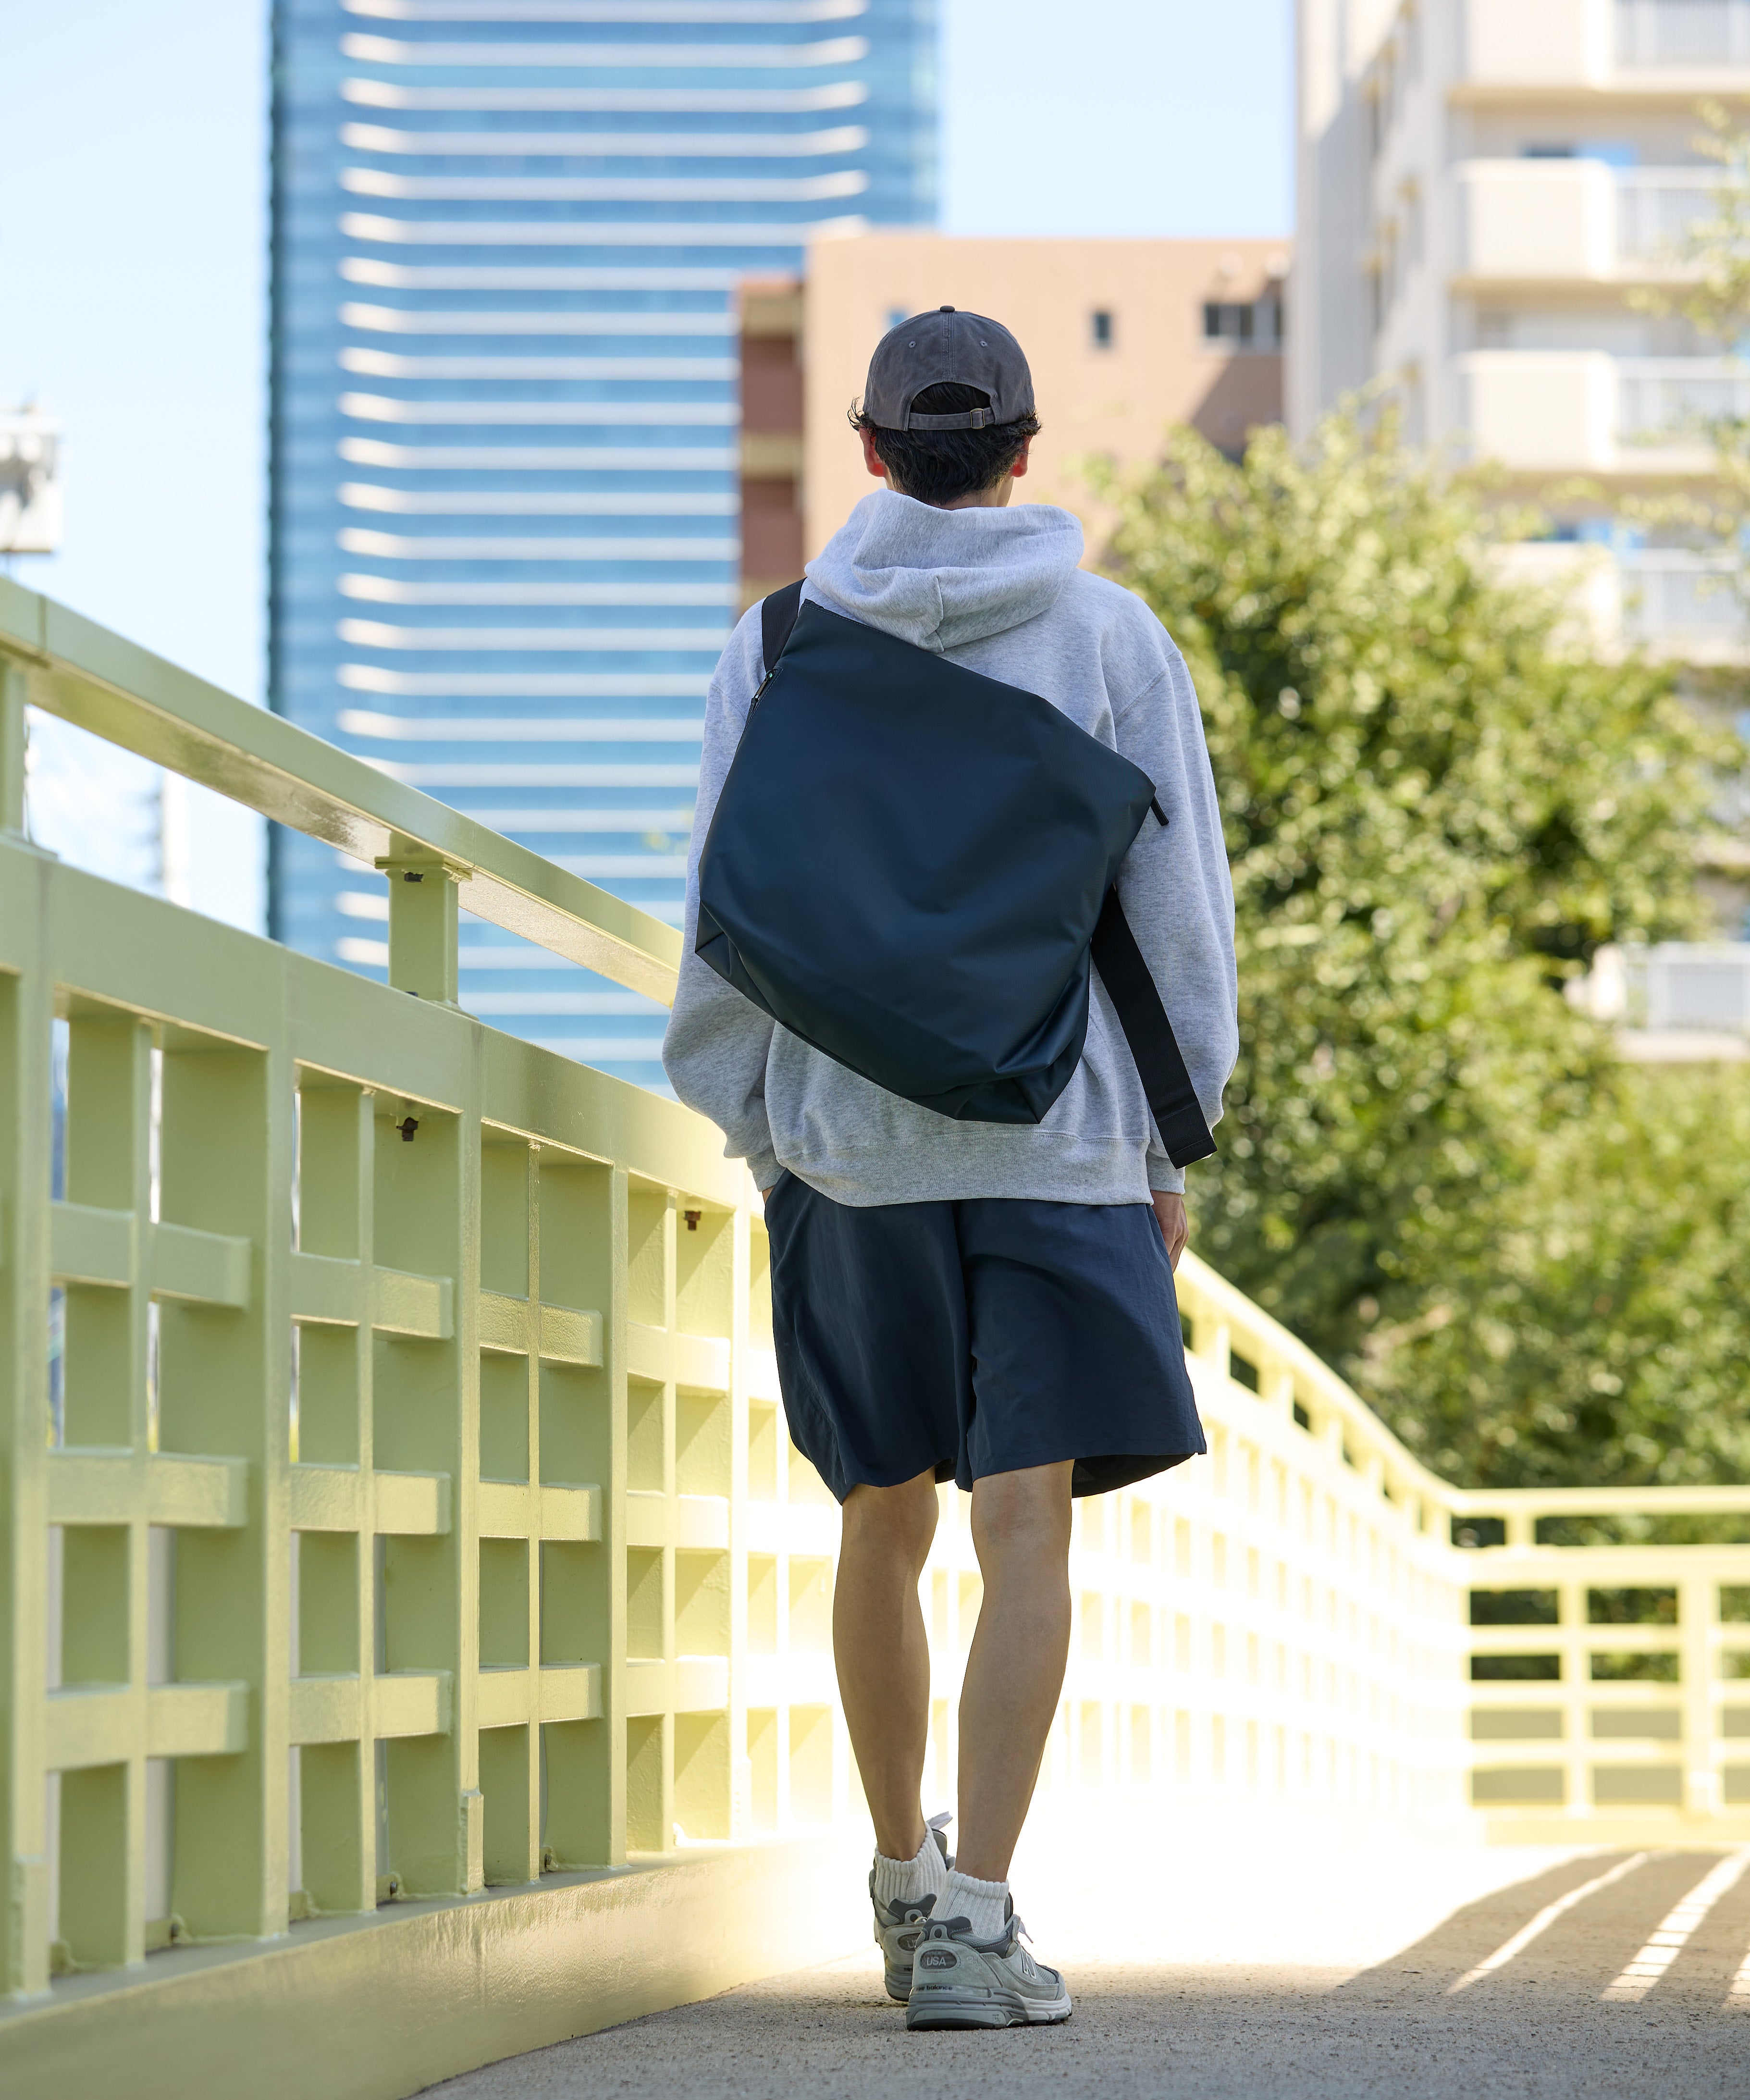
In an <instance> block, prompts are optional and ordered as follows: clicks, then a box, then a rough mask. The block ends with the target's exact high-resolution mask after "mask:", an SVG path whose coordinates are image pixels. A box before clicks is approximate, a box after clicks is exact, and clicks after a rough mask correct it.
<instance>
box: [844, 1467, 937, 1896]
mask: <svg viewBox="0 0 1750 2100" xmlns="http://www.w3.org/2000/svg"><path fill="white" fill-rule="evenodd" d="M936 1513H937V1501H936V1477H935V1476H934V1474H932V1473H920V1474H919V1476H918V1477H917V1478H916V1479H915V1480H907V1481H906V1482H904V1483H903V1485H901V1486H899V1487H897V1488H866V1487H857V1488H853V1489H852V1490H851V1492H850V1493H849V1495H848V1496H847V1497H846V1498H845V1502H844V1512H843V1516H844V1545H843V1546H842V1548H841V1551H840V1555H839V1576H838V1581H837V1582H836V1584H835V1586H834V1589H833V1593H832V1652H833V1660H834V1661H835V1663H836V1664H837V1665H838V1672H839V1696H840V1698H841V1699H842V1700H843V1701H844V1718H845V1721H846V1723H848V1725H849V1728H850V1732H851V1748H852V1749H853V1751H854V1752H855V1754H856V1758H857V1770H858V1771H859V1772H861V1773H862V1781H863V1792H864V1793H866V1795H867V1796H868V1798H869V1812H870V1815H871V1817H872V1818H873V1819H874V1822H875V1848H876V1850H877V1851H879V1852H880V1853H882V1854H883V1855H884V1856H885V1857H886V1858H888V1859H889V1860H910V1859H914V1858H915V1857H916V1855H917V1852H918V1849H919V1846H921V1845H922V1844H923V1802H922V1791H923V1746H924V1737H925V1736H926V1735H927V1734H928V1730H929V1722H930V1648H929V1636H928V1634H927V1633H926V1631H925V1630H924V1625H923V1610H922V1608H921V1607H920V1606H919V1603H918V1577H919V1576H920V1575H921V1574H922V1573H923V1563H924V1560H925V1557H926V1556H927V1555H928V1552H929V1550H930V1541H931V1539H932V1538H933V1537H935V1535H936Z"/></svg>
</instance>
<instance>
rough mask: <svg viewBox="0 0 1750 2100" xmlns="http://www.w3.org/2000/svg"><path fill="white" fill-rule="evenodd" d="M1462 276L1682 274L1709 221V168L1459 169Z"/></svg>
mask: <svg viewBox="0 0 1750 2100" xmlns="http://www.w3.org/2000/svg"><path fill="white" fill-rule="evenodd" d="M1458 174H1459V195H1460V198H1461V204H1462V208H1463V219H1462V233H1461V251H1460V252H1461V263H1460V273H1461V276H1463V277H1465V278H1467V279H1470V280H1473V281H1474V282H1481V283H1491V282H1493V283H1513V282H1520V283H1527V282H1541V283H1557V284H1559V283H1563V282H1568V281H1577V282H1580V283H1589V284H1594V283H1598V282H1600V281H1610V280H1620V279H1624V278H1628V279H1633V278H1636V277H1644V276H1646V274H1647V273H1648V272H1649V271H1652V272H1654V273H1655V274H1658V275H1668V274H1670V273H1671V272H1672V271H1674V270H1680V269H1681V267H1682V257H1681V254H1680V245H1681V242H1682V237H1683V236H1684V234H1685V233H1686V232H1687V231H1688V230H1689V228H1690V227H1692V226H1694V225H1695V223H1696V222H1697V221H1698V220H1703V219H1706V218H1709V217H1710V216H1712V214H1713V211H1714V210H1715V208H1716V205H1715V198H1716V194H1717V186H1718V183H1719V180H1720V178H1719V175H1718V174H1717V172H1716V171H1714V170H1710V169H1708V168H1706V167H1674V168H1629V169H1613V168H1611V167H1609V166H1607V165H1606V164H1605V163H1604V162H1603V161H1598V160H1592V159H1589V158H1586V157H1583V156H1576V157H1574V158H1573V159H1571V160H1563V159H1548V160H1542V159H1527V160H1479V161H1466V162H1465V163H1464V164H1463V165H1462V166H1461V168H1460V170H1459V171H1458Z"/></svg>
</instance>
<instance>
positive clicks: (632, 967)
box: [0, 578, 681, 1006]
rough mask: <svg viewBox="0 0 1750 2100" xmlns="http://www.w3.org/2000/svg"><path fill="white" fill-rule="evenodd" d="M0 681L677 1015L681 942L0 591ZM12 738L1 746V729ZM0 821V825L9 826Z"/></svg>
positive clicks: (636, 914) (275, 720) (511, 849)
mask: <svg viewBox="0 0 1750 2100" xmlns="http://www.w3.org/2000/svg"><path fill="white" fill-rule="evenodd" d="M0 669H3V670H5V671H7V672H8V673H11V675H9V676H7V677H6V679H5V681H4V683H5V687H6V694H7V697H6V701H5V705H6V706H7V709H8V710H9V711H17V710H21V709H22V708H23V707H24V705H25V704H29V706H31V707H34V708H40V709H41V710H42V712H44V713H45V714H51V715H55V716H58V717H60V719H61V720H62V721H68V722H72V723H73V724H74V725H75V726H77V727H78V728H80V729H83V730H89V731H90V733H91V734H92V735H95V736H99V737H101V738H103V739H104V741H105V742H106V743H113V744H118V745H120V746H121V748H123V749H124V750H126V751H131V752H135V753H137V754H138V756H139V757H142V758H145V759H148V760H150V761H152V764H154V765H161V766H163V767H165V769H166V770H168V771H170V772H172V773H177V774H181V775H182V776H183V779H187V780H194V781H197V782H199V783H200V784H201V786H202V787H210V788H213V789H214V790H215V791H216V792H218V793H219V794H221V795H224V796H228V797H229V798H230V800H231V801H234V802H240V803H242V804H243V805H245V807H246V808H248V809H251V810H258V812H259V813H260V814H262V816H264V817H269V818H272V819H273V821H274V822H275V823H280V824H284V825H285V826H287V827H289V829H290V830H293V831H296V832H303V833H305V834H306V836H308V837H311V838H315V839H320V840H324V842H325V843H326V844H328V845H333V846H337V847H339V848H340V849H341V850H342V852H344V853H348V854H352V855H353V856H354V857H355V858H357V859H359V860H361V861H363V862H364V863H365V865H366V866H367V867H370V866H371V865H372V864H373V863H375V862H381V861H385V860H395V861H403V860H408V859H411V858H415V857H422V858H429V859H430V860H431V861H433V862H438V863H441V864H442V865H443V867H444V868H445V869H446V870H447V871H448V872H449V873H450V875H451V876H452V877H453V879H454V880H455V881H456V885H457V891H456V902H457V903H458V905H459V906H460V907H461V909H463V910H464V911H471V912H472V913H474V915H475V917H477V918H479V919H484V920H488V921H489V922H490V923H491V924H493V925H495V926H501V927H503V928H504V929H505V931H506V932H507V933H517V934H520V935H521V936H522V937H523V938H524V939H525V940H528V941H533V942H536V943H537V944H538V945H539V946H541V947H544V948H548V949H550V950H551V951H553V953H554V954H555V955H563V956H564V957H565V958H566V960H567V961H568V962H573V963H577V964H581V965H582V966H583V967H584V968H585V969H591V970H596V971H598V972H599V973H601V974H602V976H603V977H611V978H612V979H613V980H614V982H615V983H617V984H623V985H625V986H628V987H629V988H630V989H631V990H634V991H639V992H643V993H644V994H646V995H647V996H648V997H650V998H651V999H657V1000H659V1001H660V1002H661V1003H662V1004H663V1005H665V1006H672V1004H673V1003H674V995H675V985H676V982H677V977H678V974H679V971H680V967H681V935H680V933H679V931H678V930H677V929H676V928H674V927H672V926H669V925H665V924H663V921H662V920H659V919H655V918H653V917H652V916H651V915H650V913H649V912H647V911H640V910H639V909H638V907H637V906H636V905H635V904H628V903H626V902H624V900H623V899H622V898H618V897H615V896H613V895H611V893H609V892H608V891H606V890H605V889H598V888H597V886H596V885H595V884H594V883H593V882H586V881H584V880H583V878H582V877H581V876H575V875H571V874H569V873H568V872H567V871H566V870H565V869H563V868H561V867H556V866H555V865H554V864H553V862H551V861H549V860H546V859H544V858H543V857H542V856H541V855H540V854H536V853H531V852H530V851H529V849H527V847H526V846H519V845H515V844H514V843H513V842H512V841H511V840H509V839H506V838H504V837H502V836H500V834H499V833H498V832H494V831H491V830H489V829H488V828H487V827H486V826H485V825H484V824H478V823H474V820H473V819H472V818H469V817H465V816H463V815H461V814H460V813H459V812H458V811H456V810H452V809H450V808H449V807H447V805H445V804H443V803H442V802H439V801H434V799H433V798H432V797H431V796H429V795H422V794H421V793H420V792H419V791H418V790H417V788H414V787H408V786H407V785H406V784H405V783H403V782H400V781H398V780H393V779H390V778H388V777H387V776H386V774H382V773H380V772H378V771H377V769H376V768H375V767H374V766H372V765H367V764H366V763H365V761H364V760H363V759H360V758H355V757H352V756H351V754H350V752H344V751H341V750H339V749H337V748H336V747H335V746H334V745H333V744H331V743H326V742H324V739H322V738H320V737H319V736H313V735H311V733H310V731H309V730H303V729H299V728H298V726H296V725H295V724H293V723H292V722H289V721H286V720H285V719H284V717H282V716H280V715H276V714H271V713H269V712H267V710H266V709H264V708H255V707H251V706H250V705H249V703H248V702H247V701H245V700H240V699H237V698H236V695H233V694H231V693H227V692H225V691H223V690H222V689H221V688H220V687H218V686H212V685H209V684H208V683H207V682H206V681H205V679H203V678H197V677H195V676H194V674H193V673H192V672H188V671H184V670H182V669H180V668H179V667H178V666H177V665H175V664H169V663H166V662H165V660H164V659H163V658H162V657H161V656H155V655H153V654H152V651H150V650H148V649H143V648H141V647H140V646H139V645H138V644H137V643H135V642H127V641H125V640H123V639H122V638H121V637H120V636H119V635H116V634H112V633H109V632H108V629H104V628H102V627H99V626H98V625H97V624H95V622H94V621H91V620H86V619H84V618H82V616H81V615H79V614H78V613H76V612H73V611H70V610H69V609H68V607H65V606H64V605H60V604H58V603H56V602H55V600H54V599H53V598H44V597H42V595H41V594H40V593H37V592H35V591H30V590H26V589H23V588H22V586H20V585H18V584H15V583H12V582H10V581H8V580H5V579H3V578H0ZM8 733H9V735H10V734H11V732H10V729H9V732H8ZM15 822H16V818H15V816H14V815H12V814H10V813H6V812H0V824H7V823H15Z"/></svg>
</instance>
